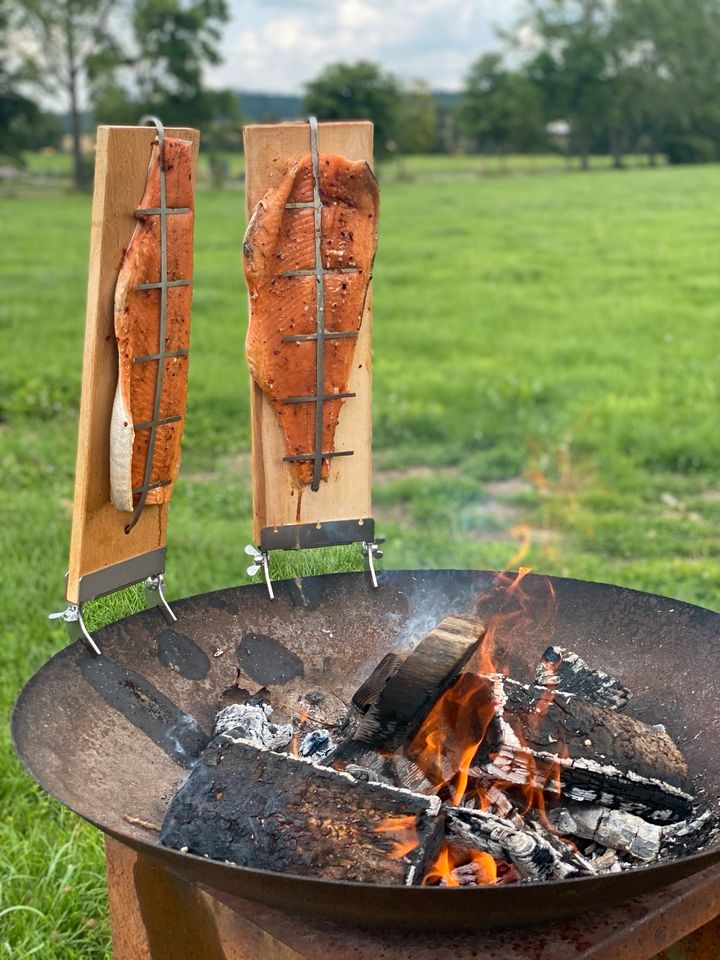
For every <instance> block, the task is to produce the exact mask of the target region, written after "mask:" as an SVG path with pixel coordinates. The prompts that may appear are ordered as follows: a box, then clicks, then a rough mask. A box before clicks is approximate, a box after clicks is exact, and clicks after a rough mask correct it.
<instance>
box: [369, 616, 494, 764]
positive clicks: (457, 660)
mask: <svg viewBox="0 0 720 960" xmlns="http://www.w3.org/2000/svg"><path fill="white" fill-rule="evenodd" d="M484 634H485V626H484V624H483V623H482V621H481V620H478V619H477V617H473V616H470V615H469V614H462V615H458V616H451V617H446V618H445V619H444V620H442V621H441V622H440V623H439V624H438V625H437V626H436V627H435V628H434V629H433V630H432V631H431V632H430V633H429V634H428V635H427V636H426V637H425V638H424V639H423V640H421V641H420V643H419V644H418V645H417V647H416V648H415V649H414V650H413V651H412V652H411V653H409V654H408V655H407V656H406V657H405V658H404V659H401V658H398V660H397V661H395V662H392V661H388V658H385V660H384V661H382V663H383V664H386V667H387V669H388V670H389V671H390V672H389V675H388V677H387V680H386V681H385V683H384V685H383V686H382V689H380V691H379V693H377V695H373V699H372V701H371V702H370V705H369V706H368V707H367V710H366V712H365V714H364V715H363V716H362V717H361V718H360V720H359V723H358V726H357V729H356V730H355V732H354V734H353V740H355V741H357V742H358V743H361V744H364V745H365V746H367V747H372V749H374V750H378V751H383V752H386V753H391V752H393V751H396V750H398V749H399V748H400V747H401V746H402V745H403V744H404V743H406V742H408V741H410V740H411V739H412V737H413V735H414V734H415V733H416V731H417V730H418V728H419V727H420V725H421V724H422V722H423V720H424V719H425V717H426V716H427V714H428V713H429V712H430V710H431V709H432V707H433V706H434V704H435V701H436V700H437V699H438V697H440V696H441V695H442V694H443V693H444V692H445V690H446V689H447V688H448V687H449V686H450V684H451V683H452V682H453V680H455V678H456V677H457V676H458V674H459V673H460V671H461V670H462V669H463V667H464V666H465V665H466V664H467V662H468V661H469V660H470V658H471V657H472V655H473V654H474V653H475V652H476V650H477V649H478V646H479V644H480V640H481V639H482V637H483V636H484ZM388 663H389V664H390V665H389V667H388ZM381 666H382V664H381ZM378 671H379V674H380V675H382V676H384V675H385V672H386V669H385V668H383V670H380V668H378V670H377V671H376V672H375V673H374V674H373V675H372V676H373V677H375V678H376V680H377V676H378ZM371 679H372V678H371ZM369 683H370V681H366V683H365V684H363V686H362V687H361V688H360V690H361V691H362V690H363V689H364V688H366V689H365V693H364V694H363V695H362V696H361V700H362V701H363V702H367V700H368V697H369V696H370V694H369V693H368V692H367V688H368V684H369ZM372 686H373V684H370V687H372ZM356 696H357V695H356ZM353 699H354V698H353Z"/></svg>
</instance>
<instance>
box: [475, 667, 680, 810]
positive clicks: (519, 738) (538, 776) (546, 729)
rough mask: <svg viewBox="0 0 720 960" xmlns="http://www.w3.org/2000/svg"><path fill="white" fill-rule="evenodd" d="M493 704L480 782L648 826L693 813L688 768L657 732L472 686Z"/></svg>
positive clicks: (615, 717)
mask: <svg viewBox="0 0 720 960" xmlns="http://www.w3.org/2000/svg"><path fill="white" fill-rule="evenodd" d="M479 679H480V680H481V681H484V682H486V683H487V684H488V685H489V687H490V686H491V687H492V689H493V691H494V692H493V696H494V697H495V698H496V700H497V708H496V713H495V717H494V720H493V722H492V724H491V726H490V729H489V730H488V734H487V736H486V737H485V739H484V741H483V743H482V744H481V746H480V749H479V750H478V752H477V754H476V756H475V759H474V761H473V768H472V774H473V775H474V776H476V777H477V778H479V779H480V780H481V781H485V782H488V781H489V782H494V783H496V784H498V785H500V786H504V785H506V786H507V789H509V790H510V791H511V792H512V790H513V788H526V787H528V786H530V787H531V788H532V789H534V790H543V791H544V792H545V793H546V794H549V795H550V796H559V794H560V792H561V791H562V793H563V795H564V796H565V797H566V798H567V799H572V800H581V801H584V802H587V803H595V804H599V805H600V806H603V807H611V808H617V809H621V810H623V811H625V812H627V813H632V814H637V815H638V816H642V817H644V818H645V819H648V820H651V821H652V822H654V823H671V822H673V821H676V820H683V819H685V818H686V817H687V816H688V814H689V812H690V810H691V808H692V797H691V794H690V781H689V776H688V771H687V765H686V763H685V760H684V759H683V757H682V755H681V753H680V751H679V750H678V748H677V747H676V746H675V744H674V743H673V742H672V740H671V739H670V737H669V736H668V735H667V733H666V732H665V731H664V730H661V729H658V728H656V727H650V726H648V725H647V724H644V723H642V722H641V721H639V720H635V719H633V718H632V717H628V716H625V715H624V714H619V713H617V712H615V711H613V710H608V709H606V708H603V707H598V706H595V705H594V704H590V703H587V702H586V701H584V700H581V699H579V698H578V697H575V696H569V695H566V694H563V693H555V692H552V691H548V690H543V689H542V688H537V687H535V688H530V687H524V686H523V685H521V684H519V683H515V682H514V681H512V680H503V679H502V678H499V677H497V676H491V677H486V678H479Z"/></svg>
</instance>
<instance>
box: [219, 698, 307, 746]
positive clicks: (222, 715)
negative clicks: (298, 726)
mask: <svg viewBox="0 0 720 960" xmlns="http://www.w3.org/2000/svg"><path fill="white" fill-rule="evenodd" d="M272 712H273V709H272V707H271V706H270V704H269V703H258V704H251V703H231V704H230V706H229V707H223V709H222V710H221V711H220V712H219V713H218V715H217V716H216V717H215V723H214V724H213V736H214V737H217V736H218V735H219V734H221V733H232V734H234V735H235V736H236V737H240V738H241V739H243V740H248V741H249V742H250V743H252V745H253V746H255V747H266V748H267V749H268V750H281V749H282V748H283V747H286V746H287V745H288V743H290V741H291V740H292V737H293V727H292V724H291V723H271V722H270V719H269V718H270V717H271V716H272Z"/></svg>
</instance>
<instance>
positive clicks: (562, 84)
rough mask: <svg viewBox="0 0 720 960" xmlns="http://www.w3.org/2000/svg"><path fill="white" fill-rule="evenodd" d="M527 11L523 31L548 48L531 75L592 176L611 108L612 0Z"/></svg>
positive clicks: (532, 3)
mask: <svg viewBox="0 0 720 960" xmlns="http://www.w3.org/2000/svg"><path fill="white" fill-rule="evenodd" d="M526 7H527V12H526V16H525V18H524V21H523V25H524V26H525V27H529V29H530V31H531V33H532V34H533V35H534V36H536V37H537V38H538V40H539V41H540V43H541V44H542V49H541V51H540V52H539V53H538V54H537V56H536V57H535V58H534V59H533V60H532V61H531V63H530V64H529V65H528V75H529V77H530V78H531V79H532V80H533V82H534V83H535V84H536V86H537V88H538V89H539V90H540V92H541V95H542V99H543V106H544V110H545V114H546V119H548V120H553V119H557V118H559V117H562V118H564V119H565V120H567V121H568V122H569V123H570V125H571V128H572V132H571V139H572V143H573V146H574V147H575V149H576V150H577V152H578V153H579V154H580V159H581V165H582V168H583V169H584V170H587V168H588V167H589V165H590V153H591V150H592V147H593V144H594V142H595V140H596V138H597V137H598V135H599V134H600V133H601V132H602V131H603V129H604V127H605V124H606V120H607V115H608V110H609V106H610V103H611V84H610V72H609V69H608V37H609V34H610V27H611V24H612V11H613V3H612V0H526Z"/></svg>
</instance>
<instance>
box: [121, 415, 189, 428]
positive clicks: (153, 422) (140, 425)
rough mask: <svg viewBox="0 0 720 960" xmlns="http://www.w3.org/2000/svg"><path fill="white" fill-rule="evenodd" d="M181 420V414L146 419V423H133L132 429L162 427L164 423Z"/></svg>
mask: <svg viewBox="0 0 720 960" xmlns="http://www.w3.org/2000/svg"><path fill="white" fill-rule="evenodd" d="M178 420H182V417H181V416H179V415H178V416H176V417H163V418H162V419H161V420H148V422H147V423H134V424H133V430H149V429H150V428H151V427H162V426H164V425H165V424H166V423H177V422H178Z"/></svg>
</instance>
